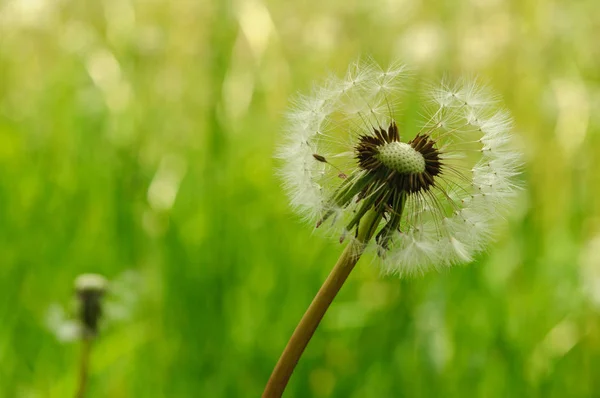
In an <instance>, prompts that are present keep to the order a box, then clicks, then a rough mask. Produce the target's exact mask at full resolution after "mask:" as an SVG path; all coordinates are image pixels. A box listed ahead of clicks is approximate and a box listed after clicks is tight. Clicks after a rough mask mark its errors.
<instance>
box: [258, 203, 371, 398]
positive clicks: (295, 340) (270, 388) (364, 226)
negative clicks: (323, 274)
mask: <svg viewBox="0 0 600 398" xmlns="http://www.w3.org/2000/svg"><path fill="white" fill-rule="evenodd" d="M379 221H381V214H380V213H378V212H375V211H374V210H370V211H369V212H368V213H367V214H366V215H365V216H364V217H363V218H362V220H361V223H360V227H359V229H358V236H357V239H354V240H353V241H352V242H351V243H349V244H348V246H346V248H345V249H344V251H343V252H342V255H341V256H340V258H339V259H338V261H337V263H336V264H335V266H334V267H333V269H332V270H331V272H330V274H329V276H328V277H327V279H326V280H325V282H324V283H323V286H321V289H319V292H318V293H317V295H316V296H315V298H314V299H313V301H312V303H311V304H310V306H309V307H308V309H307V310H306V312H305V313H304V316H303V317H302V319H301V320H300V323H299V324H298V326H296V330H294V333H293V334H292V337H291V338H290V340H289V341H288V344H287V346H286V347H285V349H284V350H283V353H282V354H281V357H280V358H279V361H278V362H277V365H275V369H273V373H272V374H271V377H270V378H269V381H268V382H267V385H266V387H265V390H264V392H263V395H262V397H263V398H278V397H281V395H282V394H283V391H284V390H285V387H286V386H287V383H288V381H289V379H290V376H291V375H292V372H293V371H294V368H295V367H296V364H297V363H298V360H299V359H300V356H301V355H302V353H303V352H304V349H305V348H306V346H307V344H308V342H309V341H310V339H311V337H312V336H313V334H314V333H315V330H316V329H317V326H318V325H319V323H320V322H321V319H323V316H324V315H325V312H327V309H328V308H329V306H330V305H331V302H332V301H333V299H334V298H335V296H336V295H337V293H338V292H339V291H340V289H341V287H342V286H343V285H344V282H345V281H346V279H347V278H348V275H350V272H351V271H352V269H354V266H355V265H356V263H357V262H358V259H359V258H360V256H361V255H362V253H363V251H364V246H365V243H367V242H368V241H369V240H370V239H371V238H372V237H373V235H374V233H375V231H376V229H377V226H378V225H379Z"/></svg>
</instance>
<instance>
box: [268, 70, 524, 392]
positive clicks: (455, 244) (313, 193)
mask: <svg viewBox="0 0 600 398" xmlns="http://www.w3.org/2000/svg"><path fill="white" fill-rule="evenodd" d="M407 77H408V72H407V68H406V67H405V66H403V65H400V64H392V65H391V66H389V67H388V68H382V67H380V66H379V65H377V64H376V63H375V62H372V61H367V62H357V63H356V64H354V65H352V66H351V67H350V68H349V70H348V72H347V74H346V76H345V77H344V78H343V79H338V78H330V79H329V80H328V81H326V82H325V83H324V84H323V85H321V86H319V87H316V88H314V90H313V92H312V93H311V95H309V96H303V97H299V98H298V99H297V100H296V102H295V104H294V109H293V110H292V111H291V112H290V113H289V117H288V125H287V131H286V136H285V143H284V145H283V146H282V147H281V149H280V151H279V157H281V158H282V159H283V163H284V164H283V167H282V170H281V174H282V177H283V180H284V186H285V189H286V191H287V192H288V195H289V197H290V201H291V204H292V206H293V207H294V208H295V209H296V210H297V211H298V212H299V213H300V214H302V215H303V216H304V217H305V218H306V219H307V220H309V221H311V222H314V225H315V226H316V228H317V229H319V230H326V231H328V232H329V233H330V234H333V235H334V236H336V237H338V238H339V240H340V242H343V241H345V240H347V241H349V244H348V245H347V246H346V249H345V250H344V252H343V253H342V255H341V257H340V259H339V260H338V263H337V264H336V266H335V267H334V269H333V270H332V272H331V274H330V276H329V277H328V279H327V280H326V282H325V284H324V285H323V287H322V288H321V290H320V291H319V293H318V294H317V296H316V297H315V299H314V300H313V303H312V304H311V306H310V307H309V309H308V310H307V312H306V314H305V316H304V317H303V319H302V321H301V322H300V324H299V325H298V327H297V329H296V331H295V332H294V334H293V336H292V338H291V340H290V342H289V343H288V346H287V347H286V350H285V351H284V353H283V354H282V357H281V359H280V361H279V363H278V364H277V366H276V368H275V370H274V372H273V375H272V376H271V379H270V380H269V383H268V384H267V388H266V389H265V393H264V395H263V396H264V397H275V396H280V395H281V393H282V392H283V389H284V388H285V385H286V384H287V381H288V379H289V377H290V375H291V372H292V371H293V369H294V367H295V364H296V362H297V361H298V359H299V357H300V355H301V354H302V351H303V350H304V347H305V346H306V344H307V343H308V340H309V339H310V337H311V336H312V334H313V333H314V330H315V329H316V327H317V325H318V323H319V322H320V319H321V318H322V316H323V315H324V313H325V311H326V310H327V308H328V306H329V305H330V303H331V301H332V300H333V298H334V297H335V295H336V294H337V292H338V291H339V289H340V288H341V286H342V284H343V283H344V281H345V280H346V278H347V276H348V274H349V273H350V271H351V270H352V268H353V267H354V265H355V264H356V262H357V261H358V259H359V257H360V256H361V255H362V254H363V252H365V251H367V250H372V251H374V252H375V253H376V258H377V259H378V262H379V263H380V265H381V269H382V271H383V272H384V273H388V274H397V275H400V276H403V275H415V274H423V273H424V272H426V271H428V270H430V269H432V268H434V269H440V268H444V267H448V266H451V265H454V264H459V263H466V262H470V261H472V260H473V258H474V255H475V254H477V253H478V252H481V251H482V250H484V249H485V247H486V245H487V244H488V242H489V241H490V239H491V238H492V235H493V229H494V228H493V227H494V225H495V224H496V223H497V220H498V218H499V216H501V215H503V214H505V212H506V210H507V209H508V208H509V207H510V204H511V199H512V198H514V196H515V192H516V191H517V190H518V187H517V185H516V184H515V182H514V177H515V176H516V175H517V174H518V172H519V167H520V162H521V155H520V153H519V152H518V151H515V149H514V148H513V147H512V145H511V144H512V137H511V129H512V124H511V117H510V115H509V113H508V112H507V111H506V110H503V109H501V108H500V107H499V105H498V101H497V99H496V98H495V97H494V96H493V95H491V94H490V93H489V91H488V89H487V88H486V87H484V86H482V85H481V84H479V83H478V82H477V81H476V80H468V79H463V80H460V81H458V82H456V83H450V82H448V81H443V82H442V83H441V84H439V85H437V86H434V87H432V88H431V89H429V90H427V92H426V93H425V94H424V95H423V96H422V101H420V104H417V105H418V108H419V109H420V110H421V112H422V114H423V117H422V121H421V123H416V122H414V121H409V122H408V123H407V122H405V123H404V124H402V123H400V122H399V120H398V119H397V116H398V115H399V114H400V112H401V110H402V105H403V103H402V99H403V96H404V95H403V94H404V90H403V86H404V83H405V81H406V78H407ZM415 126H417V127H415Z"/></svg>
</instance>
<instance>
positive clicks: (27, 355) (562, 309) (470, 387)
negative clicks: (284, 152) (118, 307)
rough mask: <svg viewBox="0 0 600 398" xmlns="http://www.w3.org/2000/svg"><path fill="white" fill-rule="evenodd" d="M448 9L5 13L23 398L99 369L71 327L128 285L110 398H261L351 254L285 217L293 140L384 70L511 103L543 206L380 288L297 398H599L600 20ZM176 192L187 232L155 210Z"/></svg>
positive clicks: (1, 34)
mask: <svg viewBox="0 0 600 398" xmlns="http://www.w3.org/2000/svg"><path fill="white" fill-rule="evenodd" d="M35 5H41V6H40V7H41V8H36V7H35ZM436 7H437V8H436ZM436 7H434V6H432V5H430V4H429V3H427V5H426V4H425V3H421V2H416V1H413V0H405V1H403V2H401V4H398V5H395V3H394V2H389V1H367V0H353V1H350V2H346V1H331V2H323V1H312V0H311V1H309V2H296V3H294V2H284V1H274V0H268V1H266V2H262V1H260V0H252V1H250V0H244V1H236V2H226V1H220V0H213V1H210V0H205V1H199V2H192V1H179V2H176V1H174V2H167V1H158V0H156V1H152V2H143V1H118V0H110V1H109V0H106V1H104V2H80V1H73V0H64V1H61V2H55V1H47V0H46V1H40V2H25V1H22V0H21V1H7V0H4V1H1V2H0V292H1V294H0V396H1V397H7V398H8V397H61V398H62V397H68V396H72V395H73V393H74V389H75V381H76V365H77V360H78V356H77V355H78V348H79V347H78V346H77V345H76V344H62V343H59V342H58V341H57V340H56V339H55V338H54V336H53V335H52V333H50V332H49V331H48V330H47V329H46V327H45V325H44V318H45V314H46V311H47V309H48V306H49V305H50V304H51V303H53V302H60V303H62V304H65V305H66V304H67V303H68V302H69V300H70V299H71V296H72V283H73V280H74V278H75V277H76V276H77V275H78V274H80V273H83V272H100V273H103V274H104V275H106V276H107V277H108V278H115V277H117V276H118V275H119V274H120V273H121V272H123V271H125V270H135V271H136V272H137V273H138V274H139V276H140V278H141V283H140V285H139V286H138V289H137V293H136V294H137V296H138V302H137V305H136V306H135V308H133V310H132V314H131V316H130V317H129V319H128V320H127V321H125V322H118V323H117V322H115V323H113V324H111V325H107V327H106V328H105V329H104V331H103V333H102V335H101V337H100V339H99V341H98V344H97V345H96V346H95V349H94V352H93V363H92V369H91V384H90V394H89V396H90V397H253V396H259V395H260V392H261V391H262V388H263V386H264V384H265V382H266V380H267V379H268V376H269V374H270V372H271V369H272V366H273V365H274V363H275V361H276V360H277V358H278V356H279V354H280V352H281V350H282V349H283V347H284V345H285V343H286V341H287V339H288V337H289V336H290V334H291V332H292V330H293V328H294V327H295V325H296V323H297V321H298V320H299V319H300V317H301V315H302V313H303V312H304V310H305V309H306V307H307V306H308V304H309V303H310V301H311V299H312V297H313V295H314V293H315V292H316V291H317V289H318V288H319V286H320V284H321V282H322V281H323V280H324V278H325V277H326V275H327V273H328V272H329V270H330V268H331V267H332V265H333V263H334V262H335V259H336V258H337V256H338V254H339V253H340V252H341V250H342V248H341V247H340V245H339V244H336V242H335V241H326V240H324V239H322V237H320V236H318V235H314V234H311V228H310V226H307V225H304V224H303V223H302V222H301V221H300V220H299V218H298V217H297V216H295V215H294V214H293V213H292V212H291V210H290V209H289V207H288V204H287V199H286V198H285V195H284V193H283V191H282V189H281V188H280V184H279V181H278V179H277V177H276V176H275V169H276V164H275V163H276V162H275V161H274V160H273V159H272V154H273V151H274V148H275V146H276V145H277V142H278V140H279V139H280V135H281V130H282V128H283V127H282V123H283V120H282V115H283V113H284V112H285V109H286V107H287V101H288V98H289V97H290V96H291V95H293V94H294V93H296V92H297V91H307V90H309V89H310V86H311V84H312V82H313V81H315V80H320V79H322V78H324V77H326V76H327V74H328V73H329V71H334V72H338V73H340V72H342V71H343V70H344V69H345V67H346V65H347V64H348V63H349V62H351V61H353V60H354V59H356V58H357V57H358V56H359V55H365V54H368V55H372V56H373V57H374V58H375V59H377V60H379V61H380V62H384V63H385V62H387V61H388V60H390V59H394V58H398V57H400V58H401V59H403V60H404V61H406V62H407V63H409V64H411V65H413V66H415V69H417V70H419V74H420V75H423V76H424V77H425V78H427V79H434V78H438V77H440V76H442V75H443V74H444V73H448V74H449V75H450V76H461V75H463V74H477V75H478V76H480V77H481V78H482V79H483V80H485V81H487V82H489V84H490V85H491V86H492V87H493V88H494V90H495V91H497V92H499V93H500V94H501V95H502V97H503V99H504V102H505V104H506V106H507V107H508V108H509V109H510V110H511V111H512V113H513V116H514V117H515V121H516V127H517V135H518V136H519V138H520V139H521V141H522V145H523V147H524V148H525V152H526V155H527V165H526V169H525V172H524V175H523V180H524V182H525V184H526V186H527V190H526V191H525V192H524V194H523V196H522V200H521V201H520V203H519V204H518V206H517V208H516V210H515V211H514V212H513V214H512V215H511V217H510V219H509V222H508V223H507V224H508V226H507V228H506V229H505V230H503V231H502V233H501V235H500V237H499V240H498V242H497V244H495V245H494V246H493V247H491V248H490V250H489V252H488V253H486V254H484V255H482V256H480V257H479V258H478V259H477V261H476V262H475V263H474V264H471V265H469V266H465V267H456V268H454V269H452V270H450V271H448V272H445V273H441V274H435V273H432V274H428V275H426V276H425V277H423V278H419V279H414V280H398V279H396V278H380V277H379V275H378V271H377V269H375V268H374V267H371V266H369V262H368V261H364V262H362V263H359V266H358V267H357V269H356V270H355V271H354V273H353V274H352V275H351V277H350V279H349V281H348V283H347V284H346V286H345V287H344V288H343V289H342V292H341V294H340V295H339V296H338V298H337V299H336V301H335V303H334V304H333V306H332V308H331V309H330V312H329V313H328V315H327V316H326V318H325V319H324V322H323V324H322V325H321V327H320V328H319V330H318V331H317V333H316V335H315V338H314V339H313V341H312V342H311V344H310V345H309V347H308V349H307V351H306V353H305V355H304V357H303V358H302V360H301V362H300V364H299V366H298V368H297V369H296V372H295V373H294V375H293V377H292V379H291V382H290V385H289V388H288V393H287V396H289V397H312V396H314V397H404V396H406V397H419V396H432V397H439V396H443V397H454V396H456V397H464V396H481V397H516V396H523V397H534V396H541V397H566V396H568V397H589V396H594V395H595V394H598V393H597V391H598V390H599V389H600V382H599V381H598V380H599V379H598V378H597V369H598V368H599V366H600V359H599V358H600V319H599V311H600V306H599V304H598V301H596V302H595V301H594V300H593V297H594V296H593V294H592V293H593V291H590V289H589V286H590V285H593V283H592V282H593V278H592V276H591V275H595V278H600V259H599V258H598V256H597V255H596V256H595V257H596V258H595V259H594V258H593V257H594V256H593V255H585V253H586V249H585V248H586V247H589V245H590V243H589V242H590V241H591V240H592V239H593V237H595V236H598V234H600V221H599V220H600V201H598V199H597V198H598V195H599V194H600V177H599V176H600V173H597V170H598V169H599V166H600V165H599V164H598V159H600V139H599V138H598V137H599V134H600V119H599V117H598V112H596V110H597V109H598V106H599V105H600V52H599V50H598V46H597V37H599V35H600V25H599V24H598V21H599V20H600V9H598V6H597V4H596V1H594V0H582V1H578V2H567V1H563V2H560V1H552V0H550V1H546V2H535V1H517V0H512V1H507V2H502V1H490V2H485V1H473V2H454V1H446V2H442V3H437V5H436ZM161 164H162V166H161ZM161 167H162V169H161ZM160 170H163V171H164V170H166V174H164V173H163V174H160V172H159V171H160ZM161 176H162V178H164V179H165V180H164V181H171V182H173V181H174V182H175V183H176V186H177V187H176V188H178V189H176V197H175V200H174V202H173V203H172V206H171V203H170V202H169V198H164V197H161V196H160V195H158V196H157V195H153V194H151V193H149V192H152V190H150V187H151V184H152V183H153V182H157V181H159V180H160V178H159V177H161ZM165 176H166V177H165ZM179 179H180V182H179ZM177 182H179V184H177ZM595 251H596V252H597V251H598V249H596V250H595ZM587 252H590V250H587ZM591 252H592V253H593V252H594V250H591ZM590 270H591V271H590ZM597 284H598V283H597V282H596V285H597ZM598 289H600V288H598V287H597V286H596V290H595V295H596V297H598Z"/></svg>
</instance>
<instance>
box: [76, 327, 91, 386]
mask: <svg viewBox="0 0 600 398" xmlns="http://www.w3.org/2000/svg"><path fill="white" fill-rule="evenodd" d="M91 351H92V338H90V337H84V338H83V339H82V340H81V358H80V362H79V380H78V382H77V392H76V394H75V398H83V397H85V391H86V389H87V382H88V374H89V367H90V353H91Z"/></svg>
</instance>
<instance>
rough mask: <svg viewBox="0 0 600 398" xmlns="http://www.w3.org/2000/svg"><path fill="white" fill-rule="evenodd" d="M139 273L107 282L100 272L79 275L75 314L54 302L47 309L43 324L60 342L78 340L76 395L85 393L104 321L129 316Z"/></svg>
mask: <svg viewBox="0 0 600 398" xmlns="http://www.w3.org/2000/svg"><path fill="white" fill-rule="evenodd" d="M138 284H139V281H138V276H137V274H136V273H135V272H133V271H125V272H123V273H122V274H120V275H119V276H117V277H116V278H115V279H114V280H112V281H111V282H109V281H108V280H107V279H106V278H105V277H104V276H102V275H99V274H82V275H79V276H78V277H77V278H76V279H75V282H74V288H75V289H74V290H75V301H74V303H73V304H75V305H74V307H75V310H74V312H75V315H76V316H75V317H73V318H72V317H69V316H68V315H67V311H65V309H64V308H63V307H62V306H61V305H60V304H57V303H53V304H51V305H50V307H49V308H48V311H47V314H46V325H47V327H48V328H49V329H50V330H51V331H52V332H53V333H54V334H55V335H56V337H57V339H58V340H59V341H61V342H70V341H75V340H79V341H80V342H81V357H80V361H79V371H78V372H79V375H78V387H77V392H76V395H75V396H76V397H78V398H82V397H84V396H85V392H86V388H87V382H88V373H89V363H90V355H91V349H92V343H93V342H94V340H96V338H97V336H98V334H99V331H100V329H101V323H102V324H105V323H107V321H108V323H112V322H116V321H122V320H125V319H127V317H129V315H130V312H131V309H132V307H133V306H135V301H137V294H136V292H135V291H136V290H137V287H138V286H136V285H138Z"/></svg>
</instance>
